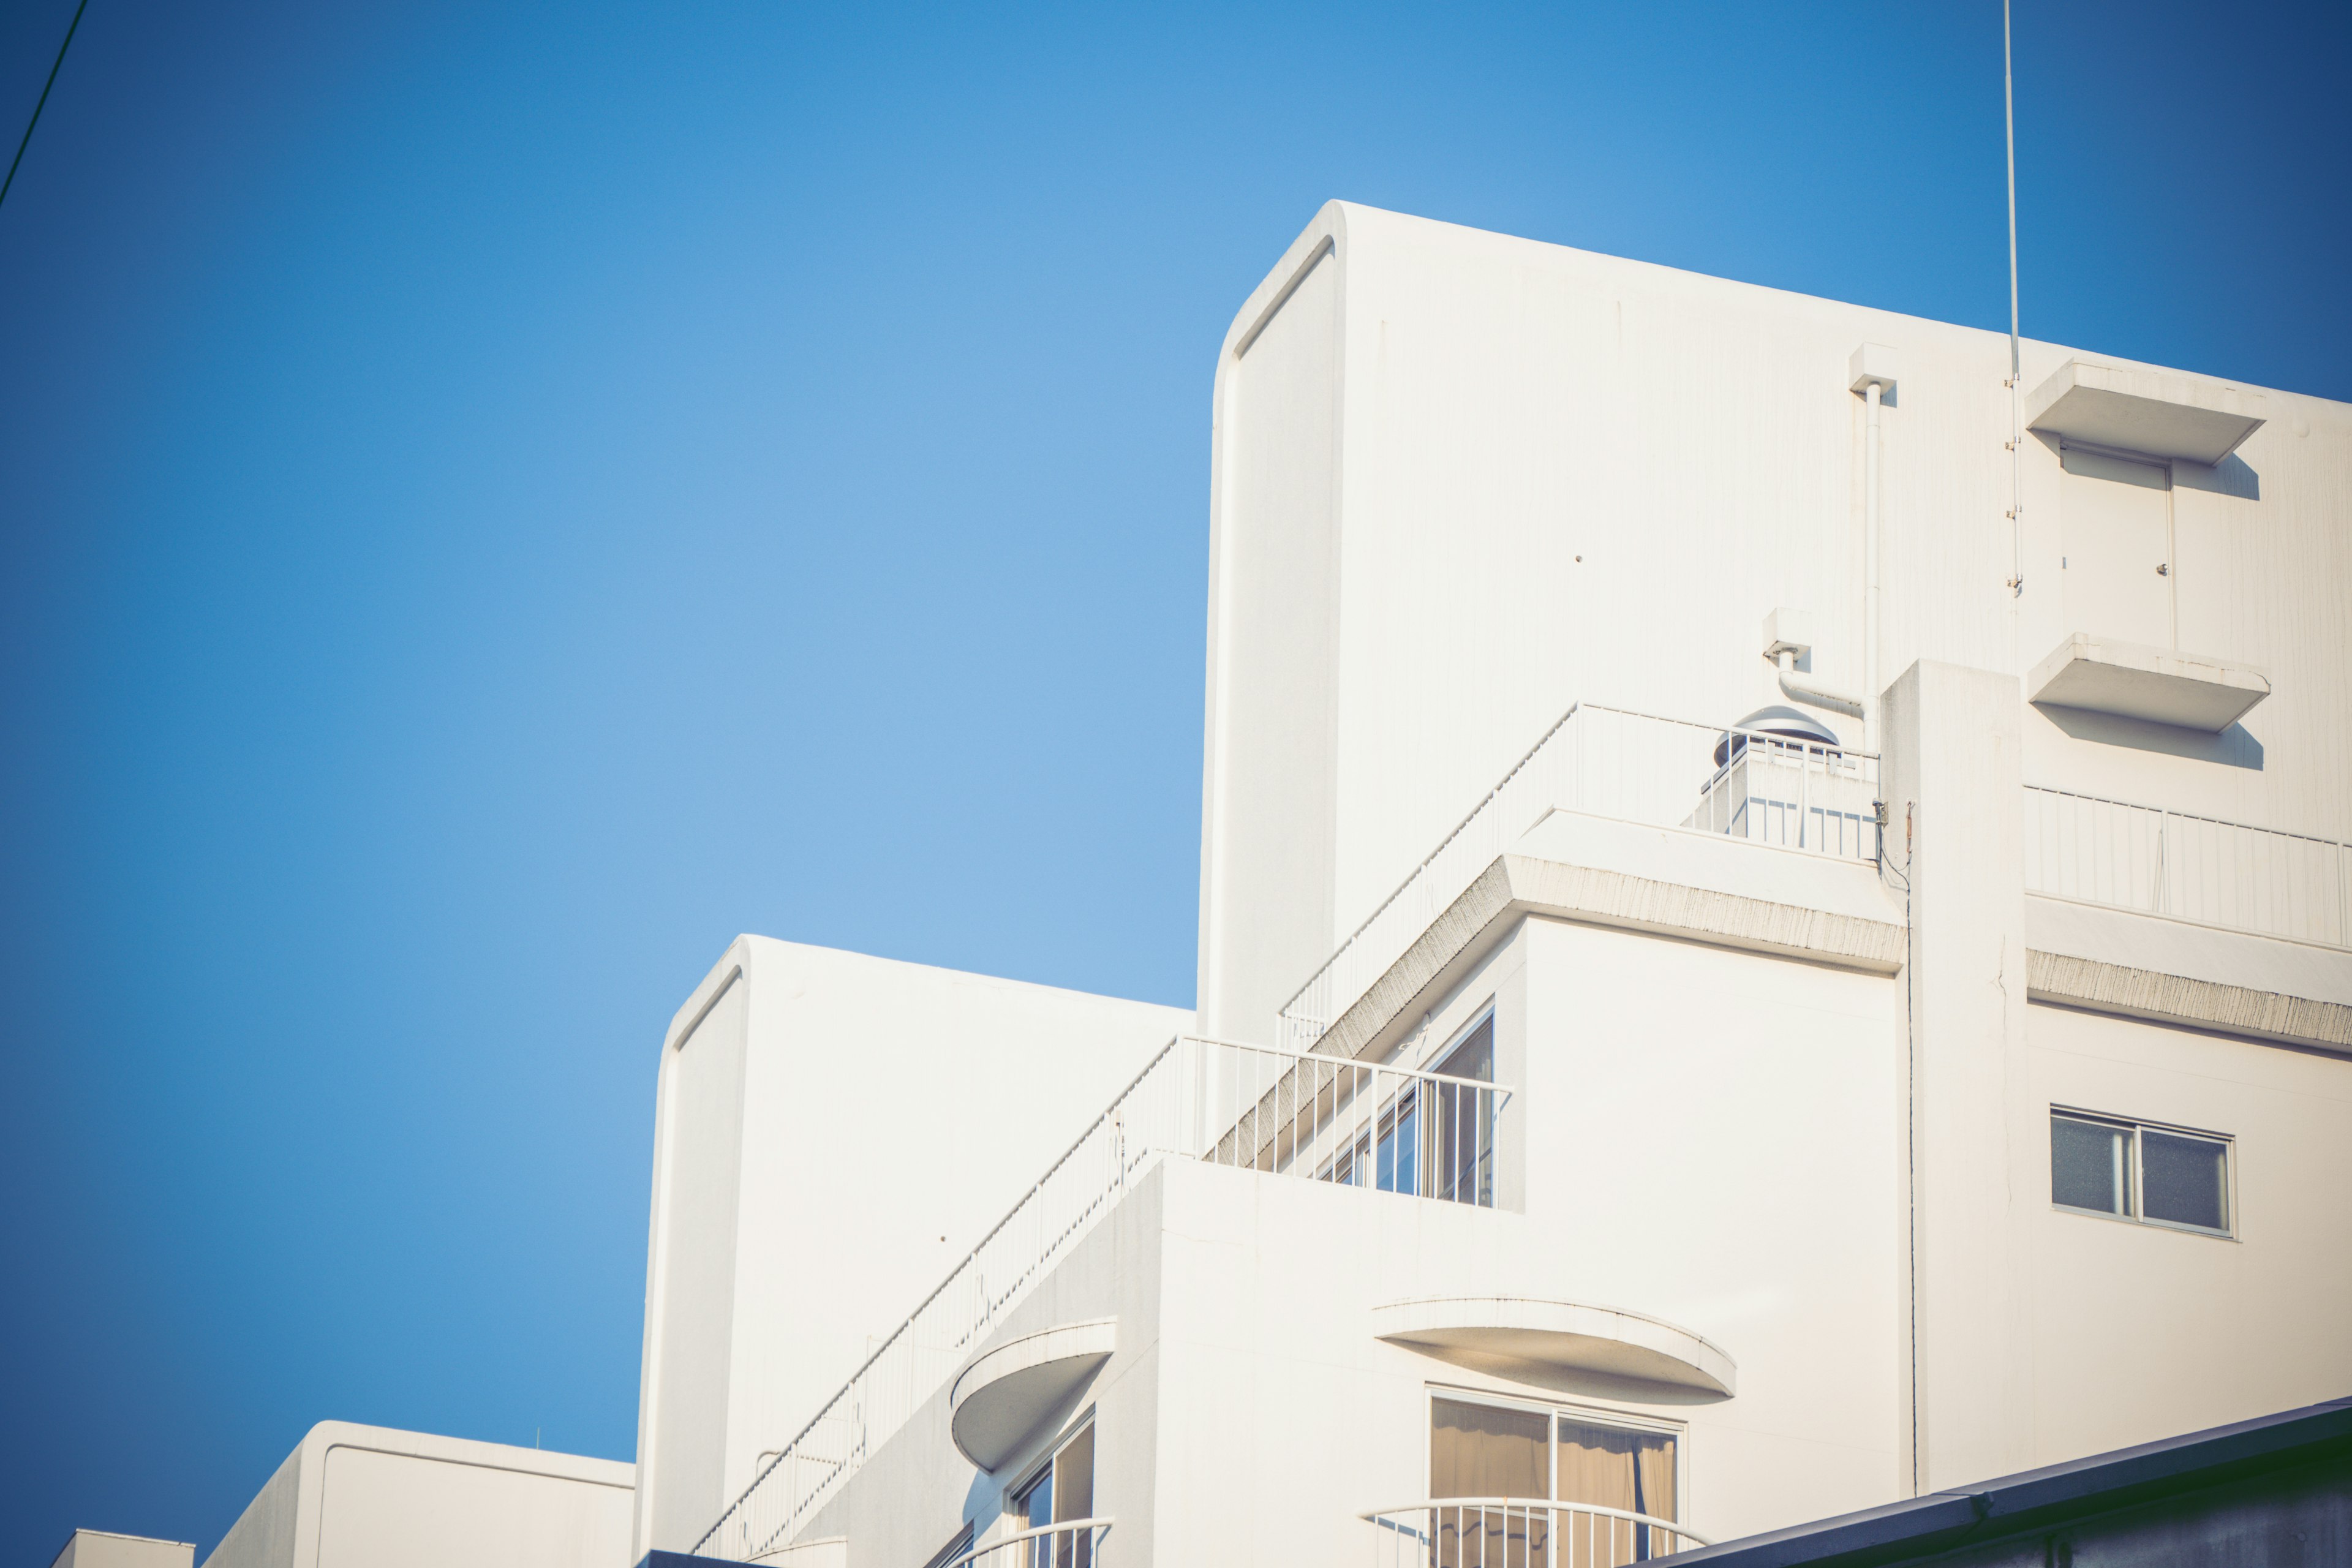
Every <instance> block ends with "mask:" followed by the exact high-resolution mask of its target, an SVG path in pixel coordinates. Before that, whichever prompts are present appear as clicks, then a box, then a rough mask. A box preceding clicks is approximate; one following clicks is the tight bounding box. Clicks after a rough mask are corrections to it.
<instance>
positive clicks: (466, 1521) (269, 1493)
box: [124, 1421, 634, 1568]
mask: <svg viewBox="0 0 2352 1568" xmlns="http://www.w3.org/2000/svg"><path fill="white" fill-rule="evenodd" d="M633 1495H634V1490H633V1479H632V1475H631V1467H629V1466H627V1465H624V1464H620V1463H617V1462H615V1461H614V1460H611V1459H592V1458H584V1457H583V1456H581V1455H578V1454H556V1453H550V1452H546V1451H544V1450H542V1449H539V1448H519V1447H513V1446H511V1445H509V1444H505V1443H477V1442H474V1441H471V1440H470V1439H467V1438H464V1437H442V1436H434V1435H433V1434H431V1433H425V1432H400V1431H394V1430H393V1429H392V1428H390V1427H386V1426H359V1425H356V1424H355V1423H352V1422H349V1421H321V1422H320V1423H319V1424H318V1425H317V1426H313V1427H311V1428H310V1431H309V1432H307V1433H305V1434H303V1436H302V1441H301V1442H300V1443H299V1444H297V1445H296V1446H295V1448H294V1451H293V1452H292V1453H290V1454H289V1455H287V1456H286V1461H285V1463H283V1464H281V1465H279V1466H278V1472H277V1474H275V1475H273V1476H271V1477H270V1478H269V1480H268V1484H267V1485H265V1486H264V1487H263V1488H262V1489H261V1490H260V1492H259V1493H258V1494H257V1495H256V1496H255V1498H254V1500H253V1501H252V1502H250V1503H248V1504H247V1505H246V1510H245V1511H244V1512H243V1513H242V1514H240V1515H238V1516H237V1521H236V1524H234V1525H232V1526H231V1527H230V1528H229V1532H228V1533H227V1534H226V1535H225V1536H223V1537H222V1538H221V1541H220V1544H219V1545H217V1546H215V1547H214V1548H213V1551H212V1554H211V1555H210V1556H208V1557H206V1558H205V1568H414V1565H415V1564H417V1563H435V1564H438V1565H439V1568H614V1565H615V1564H617V1563H622V1562H624V1561H625V1553H626V1552H627V1550H628V1545H629V1519H630V1514H631V1508H632V1504H631V1499H632V1497H633ZM181 1562H182V1565H183V1568H184V1565H185V1563H186V1559H185V1558H183V1559H182V1560H181ZM124 1568H151V1565H149V1564H146V1563H140V1564H136V1565H132V1564H127V1563H126V1564H125V1565H124ZM152 1568H163V1565H160V1564H156V1565H152Z"/></svg>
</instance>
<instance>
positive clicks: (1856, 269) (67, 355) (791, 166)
mask: <svg viewBox="0 0 2352 1568" xmlns="http://www.w3.org/2000/svg"><path fill="white" fill-rule="evenodd" d="M71 10H72V4H71V0H17V3H16V4H15V5H11V6H9V7H7V8H6V9H5V11H0V125H5V135H6V136H7V137H8V139H9V145H10V149H11V150H13V146H14V139H15V137H16V134H17V133H18V132H20V131H21V129H22V126H23V123H24V117H25V115H26V114H27V113H28V112H29V111H30V110H31V107H32V103H33V100H34V99H35V97H36V96H37V94H38V92H39V90H40V83H41V79H42V78H43V76H44V75H45V74H46V73H47V68H48V64H49V61H50V58H51V57H52V54H53V52H54V50H55V48H56V45H57V40H58V37H60V36H61V35H62V33H63V31H64V28H65V25H66V22H67V20H68V16H70V15H71ZM2347 16H2352V13H2347V10H2346V8H2344V7H2342V6H2340V5H2337V6H2334V7H2329V8H2326V9H2324V10H2323V9H2321V8H2319V7H2311V8H2310V9H2309V10H2308V11H2302V10H2298V9H2296V8H2294V7H2273V8H2267V9H2263V8H2247V7H2223V6H2221V5H2162V4H2158V5H2135V6H2122V5H2072V6H2063V7H2062V6H2057V5H2047V4H2028V5H2026V6H2025V8H2024V10H2023V11H2022V13H2021V16H2020V19H2019V51H2020V53H2019V87H2020V95H2021V101H2020V111H2019V134H2020V139H2021V159H2022V167H2021V194H2020V203H2021V216H2022V222H2023V226H2024V237H2023V241H2022V258H2023V272H2024V310H2025V323H2026V329H2027V331H2028V332H2029V333H2031V334H2032V335H2034V336H2038V337H2043V338H2050V339H2055V340H2059V341H2063V342H2072V343H2075V344H2077V345H2080V346H2083V347H2085V348H2088V349H2092V350H2095V351H2098V352H2103V353H2115V354H2123V355H2130V356H2134V357H2138V358H2143V359H2149V360H2155V361H2158V362H2161V363H2171V364H2178V365H2183V366H2187V367H2190V368H2193V369H2197V370H2200V371H2205V372H2210V373H2213V374H2221V375H2226V376H2231V377H2237V378H2242V379H2245V380H2249V381H2253V382H2258V383H2264V384H2273V385H2280V386H2286V387H2291V388H2294V389H2295V390H2298V391H2303V392H2309V393H2317V394H2323V395H2329V396H2333V397H2337V398H2352V293H2347V290H2346V289H2345V287H2344V279H2345V278H2346V277H2347V273H2352V220H2347V202H2346V200H2345V196H2344V193H2345V192H2346V191H2347V189H2352V95H2348V94H2347V93H2346V92H2344V90H2343V89H2342V82H2343V80H2344V79H2345V74H2346V71H2347V67H2352V22H2347ZM1334 196H1340V197H1346V198H1349V199H1351V200H1355V201H1360V202H1365V203H1370V204H1373V205H1382V206H1389V207H1394V208H1399V209H1402V210H1406V211H1410V212H1415V213H1421V214H1424V215H1427V216H1434V217H1440V218H1445V219H1450V220H1453V221H1456V222H1461V223H1466V224H1473V225H1476V226H1483V227H1488V228H1495V229H1501V230H1507V231H1509V232H1512V233H1517V234H1523V235H1528V236H1532V237H1538V238H1541V239H1547V240H1556V241H1559V242H1562V243H1567V244H1572V245H1580V246H1585V247H1591V248H1594V249H1599V250H1605V251H1611V252H1614V253H1617V254H1621V255H1625V256H1632V257H1638V258H1643V259H1645V260H1651V261H1657V262H1663V263H1666V264H1668V265H1672V266H1676V267H1685V268H1696V269H1698V270H1701V271H1706V272H1711V273H1717V274H1722V275H1725V276H1728V277H1733V278H1738V279H1747V280H1749V281H1753V282H1758V283H1764V284H1769V285H1773V286H1776V287H1780V288H1787V289H1801V290H1805V291H1808V292H1811V293H1818V294H1823V295H1829V296H1833V297H1836V298H1841V299H1847V300H1859V301H1863V302H1865V303H1868V304H1872V305H1878V306H1884V307H1887V308H1890V309H1894V310H1907V311H1913V312H1916V313H1919V314H1923V315H1928V316H1935V317H1941V318H1945V319H1948V320H1954V321H1965V322H1969V323H1973V324H1977V325H1981V326H1988V327H1994V326H2002V325H2005V324H2006V313H2007V285H2006V273H2005V263H2004V251H2003V247H2004V237H2003V228H2002V221H2003V219H2002V205H2001V204H2002V192H2001V122H2000V12H1999V7H1998V5H1997V4H1981V3H1979V4H1971V5H1938V6H1906V5H1884V4H1881V5H1868V6H1859V5H1857V6H1820V7H1814V8H1810V9H1806V10H1802V11H1799V10H1795V9H1789V10H1785V11H1775V12H1771V13H1768V12H1767V10H1766V9H1765V8H1762V7H1735V6H1727V5H1726V6H1712V5H1709V6H1700V5H1654V6H1646V5H1645V6H1620V7H1608V8H1603V7H1596V6H1587V5H1549V6H1529V7H1524V8H1508V7H1492V8H1454V7H1447V8H1436V7H1416V8H1409V9H1408V8H1397V9H1380V8H1375V7H1368V6H1363V5H1350V6H1332V7H1327V8H1318V7H1310V6H1303V5H1302V6H1293V7H1287V8H1283V9H1274V8H1268V7H1262V6H1252V7H1221V6H1217V5H1188V6H1183V7H1170V8H1168V9H1166V10H1163V11H1160V12H1148V11H1142V10H1129V9H1119V10H1112V9H1110V8H1103V7H1087V8H1073V9H1068V10H1040V9H1017V10H1016V9H1010V8H1000V7H977V6H958V7H941V8H938V9H893V8H886V7H882V6H860V7H834V8H821V7H816V6H810V5H783V4H775V3H771V4H762V5H691V6H684V5H664V6H651V5H649V6H646V7H643V8H640V9H635V10H631V9H625V8H616V7H600V6H591V5H565V6H560V7H559V6H546V7H524V6H510V5H432V4H406V5H398V6H390V5H386V6H379V7H374V8H369V7H365V6H362V5H334V6H320V5H290V4H289V5H268V4H240V3H238V0H227V3H225V4H223V5H217V6H184V5H162V4H156V3H153V0H91V4H90V6H89V13H88V15H87V16H86V17H85V19H84V21H83V23H82V27H81V32H80V36H79V37H78V38H77V40H76V41H75V44H74V47H73V50H72V53H71V55H70V56H69V57H68V59H67V62H66V66H65V69H64V71H63V73H62V74H61V75H60V77H59V79H58V86H57V90H56V92H55V94H54V95H53V97H52V98H51V100H50V102H49V106H48V109H47V113H46V114H45V116H44V118H43V120H42V122H41V124H40V127H39V130H38V132H37V133H36V135H35V138H34V142H33V145H32V148H31V151H30V152H29V153H28V154H27V156H26V163H25V167H24V170H23V172H22V173H21V174H19V176H18V179H17V183H16V189H15V190H14V191H13V192H11V193H10V195H9V196H8V198H7V201H6V203H5V206H0V722H5V741H6V743H5V746H0V800H5V815H0V1019H5V1041H6V1054H5V1086H4V1087H0V1177H5V1188H0V1191H5V1196H0V1238H5V1258H6V1259H7V1270H8V1273H7V1289H5V1291H0V1390H5V1406H6V1417H5V1420H0V1448H5V1451H0V1557H5V1559H7V1560H8V1561H11V1562H26V1563H33V1562H46V1561H47V1556H48V1554H49V1553H50V1552H53V1551H54V1550H55V1548H56V1546H57V1545H58V1542H60V1541H61V1540H62V1539H63V1536H64V1534H65V1532H66V1531H68V1529H70V1528H71V1527H73V1526H75V1525H88V1526H92V1527H97V1528H103V1529H111V1530H120V1531H136V1532H142V1533H152V1534H161V1535H170V1536H176V1537H179V1538H182V1539H194V1541H196V1542H198V1543H199V1546H200V1548H202V1549H205V1550H209V1548H210V1547H211V1545H212V1544H213V1543H214V1542H215V1541H216V1540H217V1539H218V1537H219V1535H220V1533H221V1532H222V1531H224V1530H225V1529H226V1527H227V1526H228V1524H229V1523H230V1522H231V1521H233V1520H234V1518H235V1516H236V1511H237V1510H239V1509H240V1508H241V1507H242V1506H243V1504H244V1503H245V1501H246V1500H247V1499H248V1498H249V1497H250V1496H251V1494H252V1493H253V1492H254V1490H255V1489H257V1488H258V1486H259V1485H260V1484H261V1482H262V1481H263V1480H264V1479H266V1478H267V1476H268V1473H269V1471H270V1469H271V1468H273V1467H274V1466H275V1464H276V1463H277V1462H278V1459H279V1458H282V1457H283V1456H284V1454H285V1453H286V1452H287V1451H288V1450H289V1449H290V1448H291V1447H292V1446H293V1445H294V1443H295V1442H296V1440H297V1439H298V1438H299V1436H300V1434H301V1433H302V1431H303V1430H304V1429H305V1428H306V1427H307V1426H310V1424H311V1423H312V1422H314V1421H317V1420H320V1419H322V1418H329V1417H334V1418H341V1419H347V1420H358V1421H369V1422H381V1423H384V1424H389V1425H394V1426H417V1427H423V1428H427V1429H430V1430H434V1431H442V1432H451V1433H457V1434H460V1435H463V1436H473V1437H482V1438H489V1439H495V1440H500V1441H506V1442H522V1443H529V1442H531V1441H532V1440H533V1438H534V1435H535V1434H539V1435H541V1436H542V1437H543V1440H544V1441H545V1443H546V1444H547V1445H548V1446H549V1447H566V1448H572V1449H576V1450H579V1451H583V1452H587V1453H593V1454H600V1455H607V1456H613V1457H620V1458H626V1457H628V1456H629V1455H630V1454H631V1452H632V1451H633V1448H634V1444H635V1410H636V1390H637V1352H638V1335H639V1328H640V1306H641V1293H642V1289H643V1276H644V1262H645V1239H646V1196H647V1192H646V1187H647V1171H648V1164H649V1161H650V1147H651V1119H652V1091H653V1084H654V1068H655V1052H656V1047H657V1045H658V1042H659V1038H660V1034H661V1030H662V1027H663V1026H664V1025H665V1023H666V1022H667V1019H668V1016H669V1015H670V1013H671V1011H672V1009H673V1008H674V1007H675V1006H676V1005H677V1003H678V1002H679V1000H680V999H682V998H683V996H684V995H685V994H686V993H687V991H688V988H689V987H690V986H691V985H692V984H694V982H695V981H696V980H697V979H698V977H699V975H700V974H701V973H702V972H703V971H704V969H705V968H706V967H707V966H708V965H709V963H710V962H711V961H712V960H713V959H714V958H715V957H716V956H717V955H718V953H719V951H720V949H721V948H722V946H723V945H724V944H725V942H727V940H728V939H729V938H730V936H731V935H733V934H734V933H735V932H737V931H762V932H766V933H769V934H772V935H775V936H781V937H787V938H792V939H795V940H799V941H805V942H824V943H828V944H833V945H838V946H844V947H850V948H856V949H861V950H864V951H867V952H878V953H883V954H887V955H890V956H893V957H900V958H907V959H913V960H919V961H921V962H924V963H940V964H948V965H954V966H958V967H963V968H971V969H976V970H982V971H986V972H990V973H1001V974H1009V975H1014V976H1018V977H1021V978H1024V979H1029V980H1036V981H1041V982H1045V983H1049V984H1060V985H1069V986H1076V987H1081V988H1085V989H1088V990H1097V991H1104V992H1111V993H1116V994H1124V995H1130V996H1139V997H1144V998H1149V999H1151V1000H1154V1001H1160V1002H1170V1003H1177V1004H1184V1003H1188V1002H1189V1001H1190V999H1191V994H1192V936H1193V925H1194V900H1195V893H1196V881H1197V875H1198V834H1199V807H1200V763H1201V756H1200V742H1199V735H1200V718H1201V702H1202V696H1201V689H1200V681H1201V673H1202V637H1203V624H1204V622H1203V593H1204V584H1205V577H1206V488H1207V487H1206V479H1207V455H1208V442H1207V435H1208V413H1209V402H1208V399H1209V385H1210V374H1211V371H1212V367H1213V356H1214V353H1215V351H1216V346H1217V343H1218V342H1219V339H1220V338H1221V336H1222V334H1223V330H1224V327H1225V325H1226V323H1227V322H1228V321H1229V320H1230V318H1231V316H1232V314H1233V312H1234V310H1235V309H1237V308H1238V306H1239V304H1240V302H1241V300H1242V299H1243V298H1244V295H1245V294H1246V293H1247V291H1248V289H1250V287H1251V286H1252V285H1253V284H1254V283H1255V280H1256V279H1257V278H1258V277H1259V276H1260V275H1261V274H1262V273H1263V272H1264V271H1265V268H1267V267H1269V266H1270V265H1271V264H1272V262H1273V261H1274V259H1275V258H1276V257H1277V256H1278V255H1279V254H1280V252H1281V250H1282V248H1283V247H1284V246H1285V245H1286V243H1287V242H1288V241H1289V239H1290V238H1291V237H1292V236H1293V235H1294V234H1296V233H1297V230H1298V229H1299V228H1300V227H1301V226H1303V225H1304V224H1305V223H1306V222H1307V218H1308V217H1309V216H1311V215H1312V213H1313V212H1314V210H1315V208H1316V207H1317V206H1318V205H1319V204H1320V203H1322V202H1323V201H1324V200H1326V199H1328V198H1330V197H1334Z"/></svg>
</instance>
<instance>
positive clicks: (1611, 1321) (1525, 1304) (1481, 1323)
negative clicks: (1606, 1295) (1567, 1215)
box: [1372, 1296, 1739, 1398]
mask: <svg viewBox="0 0 2352 1568" xmlns="http://www.w3.org/2000/svg"><path fill="white" fill-rule="evenodd" d="M1372 1333H1373V1336H1374V1337H1375V1338H1377V1339H1381V1340H1385V1341H1387V1342H1390V1343H1391V1344H1399V1345H1405V1346H1408V1347H1410V1348H1412V1349H1413V1350H1418V1351H1423V1352H1428V1353H1430V1354H1433V1355H1437V1356H1440V1357H1444V1356H1447V1355H1450V1354H1460V1353H1468V1354H1473V1355H1482V1356H1502V1357H1507V1358H1508V1359H1510V1360H1512V1361H1518V1362H1529V1363H1535V1364H1537V1365H1539V1366H1549V1367H1565V1368H1571V1369H1573V1370H1576V1371H1579V1372H1597V1373H1606V1374H1608V1375H1610V1376H1612V1377H1630V1378H1638V1379H1641V1380H1642V1381H1643V1382H1647V1383H1665V1384H1675V1386H1677V1387H1681V1388H1695V1389H1698V1390H1700V1391H1701V1392H1703V1393H1706V1394H1717V1395H1721V1396H1723V1397H1726V1398H1728V1397H1729V1396H1730V1395H1731V1394H1735V1393H1737V1392H1738V1382H1739V1368H1738V1364H1737V1363H1734V1362H1733V1361H1732V1359H1731V1357H1730V1356H1729V1355H1727V1354H1726V1353H1725V1352H1724V1351H1723V1349H1722V1347H1720V1346H1718V1345H1716V1344H1714V1343H1712V1342H1709V1341H1707V1340H1706V1339H1705V1338H1703V1337H1701V1336H1700V1335H1698V1334H1695V1333H1693V1332H1691V1331H1689V1330H1688V1329H1683V1328H1677V1327H1675V1325H1674V1324H1672V1323H1668V1322H1662V1321H1659V1320H1658V1319H1656V1318H1652V1317H1647V1316H1645V1315H1643V1313H1640V1312H1628V1311H1626V1310H1622V1308H1617V1307H1595V1306H1586V1305H1583V1304H1581V1303H1580V1302H1575V1301H1552V1300H1538V1299H1536V1298H1533V1297H1528V1296H1436V1297H1422V1298H1417V1299H1414V1300H1405V1301H1391V1302H1390V1303H1388V1304H1387V1305H1386V1306H1381V1307H1375V1308H1373V1309H1372Z"/></svg>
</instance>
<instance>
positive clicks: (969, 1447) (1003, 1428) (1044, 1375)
mask: <svg viewBox="0 0 2352 1568" xmlns="http://www.w3.org/2000/svg"><path fill="white" fill-rule="evenodd" d="M1117 1349H1118V1319H1116V1318H1100V1319H1097V1320H1094V1321H1089V1322H1083V1323H1063V1324H1060V1325H1058V1326H1057V1327H1055V1328H1051V1329H1046V1330H1045V1331H1042V1332H1040V1333H1034V1334H1026V1335H1024V1336H1023V1337H1022V1338H1020V1339H1017V1340H1013V1341H1011V1342H1008V1343H1005V1344H1001V1345H999V1346H997V1347H996V1348H995V1349H994V1350H992V1351H989V1352H986V1353H985V1354H983V1355H982V1356H981V1357H979V1358H978V1359H977V1360H975V1361H974V1362H973V1363H971V1365H970V1366H968V1367H966V1368H964V1369H963V1372H962V1373H961V1375H959V1376H958V1377H957V1378H956V1380H955V1386H954V1388H952V1389H950V1391H949V1393H948V1410H949V1415H948V1435H949V1436H950V1437H951V1438H953V1439H954V1441H955V1446H956V1447H957V1448H958V1449H959V1450H961V1452H962V1454H963V1457H964V1458H967V1459H970V1460H971V1462H972V1463H973V1464H975V1465H978V1466H979V1467H980V1468H982V1469H983V1470H993V1469H994V1468H996V1467H997V1466H999V1465H1001V1464H1003V1463H1004V1462H1005V1461H1006V1460H1007V1459H1010V1458H1013V1456H1014V1455H1015V1454H1017V1453H1018V1452H1020V1450H1021V1447H1022V1445H1023V1444H1024V1443H1025V1442H1026V1441H1028V1439H1029V1438H1031V1437H1033V1436H1036V1434H1037V1433H1038V1431H1039V1430H1040V1429H1041V1428H1042V1427H1043V1426H1045V1423H1046V1422H1047V1421H1050V1420H1051V1419H1053V1417H1054V1416H1055V1415H1057V1414H1058V1413H1059V1412H1060V1411H1061V1409H1062V1407H1063V1405H1066V1404H1067V1403H1068V1402H1069V1400H1070V1399H1071V1397H1072V1396H1073V1395H1075V1394H1076V1393H1077V1392H1078V1390H1079V1389H1080V1388H1081V1387H1083V1386H1085V1384H1086V1382H1087V1379H1088V1378H1090V1377H1092V1376H1094V1374H1095V1373H1097V1372H1099V1371H1101V1370H1102V1364H1103V1363H1105V1362H1107V1361H1108V1360H1110V1358H1111V1352H1113V1351H1115V1350H1117Z"/></svg>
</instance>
